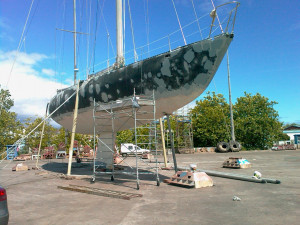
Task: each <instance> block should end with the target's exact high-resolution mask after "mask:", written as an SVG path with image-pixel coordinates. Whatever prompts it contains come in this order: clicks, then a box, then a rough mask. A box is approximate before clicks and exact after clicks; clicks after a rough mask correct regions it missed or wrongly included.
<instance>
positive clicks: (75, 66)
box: [73, 0, 78, 85]
mask: <svg viewBox="0 0 300 225" xmlns="http://www.w3.org/2000/svg"><path fill="white" fill-rule="evenodd" d="M73 4H74V11H73V18H74V33H73V35H74V85H75V84H76V74H77V72H78V69H77V62H76V57H77V56H76V38H77V36H76V0H73Z"/></svg>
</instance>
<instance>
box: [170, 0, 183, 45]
mask: <svg viewBox="0 0 300 225" xmlns="http://www.w3.org/2000/svg"><path fill="white" fill-rule="evenodd" d="M172 3H173V6H174V10H175V13H176V17H177V20H178V23H179V27H180V30H181V34H182V37H183V41H184V44H185V45H186V40H185V37H184V34H183V30H182V27H181V24H180V20H179V17H178V14H177V10H176V7H175V3H174V1H173V0H172Z"/></svg>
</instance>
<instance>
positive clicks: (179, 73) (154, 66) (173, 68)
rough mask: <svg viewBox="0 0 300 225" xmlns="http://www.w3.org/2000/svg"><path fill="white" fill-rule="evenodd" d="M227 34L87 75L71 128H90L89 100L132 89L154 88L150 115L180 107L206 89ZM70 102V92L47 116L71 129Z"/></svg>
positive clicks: (101, 99) (149, 91) (101, 100)
mask: <svg viewBox="0 0 300 225" xmlns="http://www.w3.org/2000/svg"><path fill="white" fill-rule="evenodd" d="M232 39H233V34H221V35H219V36H216V37H214V39H206V40H203V41H198V42H195V43H192V44H188V45H186V46H183V47H179V48H177V49H175V50H173V51H171V52H166V53H163V54H160V55H157V56H154V57H151V58H148V59H145V60H143V61H139V62H136V63H133V64H130V65H128V66H125V67H122V68H120V69H116V70H113V71H110V72H107V73H104V74H103V73H101V72H99V73H98V74H95V75H93V76H91V77H90V79H88V80H85V81H83V82H81V85H80V91H79V108H78V119H77V131H76V132H78V133H85V134H92V133H93V101H94V99H95V101H96V102H98V103H109V102H112V101H116V100H122V99H128V98H130V97H132V96H133V94H134V90H135V92H136V95H152V93H153V92H154V96H155V101H156V118H160V117H162V116H163V115H164V114H166V113H168V114H171V113H172V112H174V111H175V110H177V109H179V108H181V107H183V106H184V105H186V104H188V103H189V102H191V101H192V100H194V99H195V98H197V97H198V96H199V95H201V94H202V93H203V91H204V90H205V89H206V88H207V86H208V85H209V83H210V82H211V80H212V78H213V77H214V75H215V73H216V71H217V69H218V67H219V65H220V63H221V61H222V59H223V57H224V55H225V53H226V51H227V49H228V47H229V45H230V43H231V41H232ZM100 73H101V74H100ZM75 89H76V86H71V87H69V88H66V89H64V90H60V91H58V94H57V95H56V96H54V97H53V98H52V99H51V101H50V104H49V113H52V112H53V111H54V110H55V109H56V108H57V107H58V106H60V105H61V104H62V103H63V102H64V101H65V100H66V99H67V98H68V97H69V96H71V95H72V94H73V93H74V92H75ZM74 105H75V95H74V96H73V97H72V98H71V99H70V100H69V101H68V102H67V103H66V104H65V105H63V106H62V107H61V108H60V109H59V110H57V111H56V112H55V113H54V114H53V115H52V119H54V120H55V121H56V122H57V123H59V124H60V125H62V126H63V127H65V128H66V129H68V130H71V128H72V122H73V111H74ZM120 124H122V123H120ZM116 126H118V124H117V125H116ZM133 126H134V124H133V122H129V123H128V124H126V126H124V125H122V129H128V128H130V127H133ZM118 128H120V127H116V129H117V130H119V129H118Z"/></svg>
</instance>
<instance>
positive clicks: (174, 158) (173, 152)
mask: <svg viewBox="0 0 300 225" xmlns="http://www.w3.org/2000/svg"><path fill="white" fill-rule="evenodd" d="M166 116H167V122H168V127H169V134H170V141H171V148H172V155H173V163H174V169H175V172H177V161H176V156H175V149H174V140H173V135H172V131H171V124H170V118H169V116H170V115H168V114H167V115H166Z"/></svg>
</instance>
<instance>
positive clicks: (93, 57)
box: [92, 0, 104, 73]
mask: <svg viewBox="0 0 300 225" xmlns="http://www.w3.org/2000/svg"><path fill="white" fill-rule="evenodd" d="M103 4H104V1H103ZM98 11H99V0H97V6H96V26H95V38H94V46H93V55H92V61H93V73H94V72H95V51H96V40H97V30H98Z"/></svg>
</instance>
